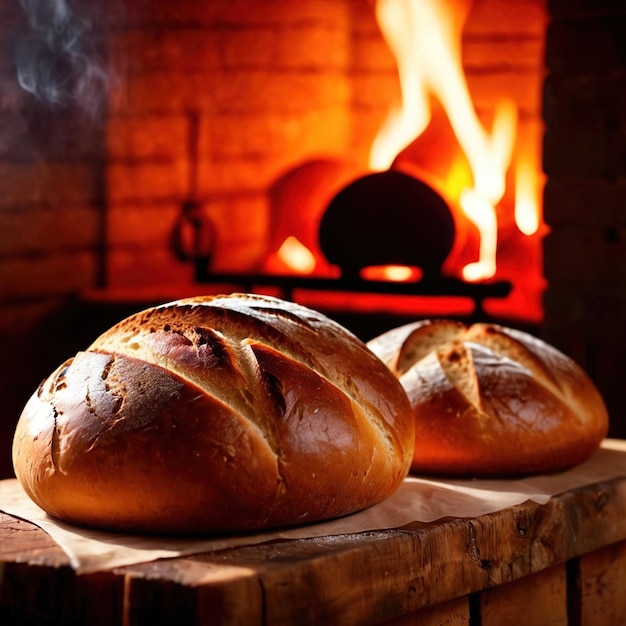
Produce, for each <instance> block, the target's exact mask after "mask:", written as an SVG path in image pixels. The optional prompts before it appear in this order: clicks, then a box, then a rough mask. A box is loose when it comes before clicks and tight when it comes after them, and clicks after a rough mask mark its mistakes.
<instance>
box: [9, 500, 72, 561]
mask: <svg viewBox="0 0 626 626" xmlns="http://www.w3.org/2000/svg"><path fill="white" fill-rule="evenodd" d="M0 562H6V563H10V562H17V563H20V562H24V563H31V564H33V565H46V566H48V567H63V566H67V565H69V564H70V560H69V558H68V557H67V555H66V554H65V552H63V550H61V548H59V546H58V545H57V544H56V543H55V542H54V540H53V539H51V538H50V535H48V534H47V533H46V532H44V531H43V530H41V529H40V528H39V527H38V526H35V524H31V523H30V522H27V521H25V520H21V519H18V518H16V517H12V516H11V515H6V514H5V513H2V512H1V511H0Z"/></svg>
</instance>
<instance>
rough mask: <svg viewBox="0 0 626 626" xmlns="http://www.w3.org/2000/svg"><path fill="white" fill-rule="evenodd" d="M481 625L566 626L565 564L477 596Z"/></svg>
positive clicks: (493, 588)
mask: <svg viewBox="0 0 626 626" xmlns="http://www.w3.org/2000/svg"><path fill="white" fill-rule="evenodd" d="M479 605H480V624H481V626H502V624H518V623H520V621H523V622H524V624H543V625H547V624H549V625H550V626H567V624H568V623H569V622H568V615H567V575H566V571H565V564H564V563H561V564H558V565H554V566H552V567H549V568H547V569H545V570H542V571H541V572H537V573H536V574H531V575H529V576H524V577H523V578H520V579H519V580H515V581H513V582H510V583H506V584H504V585H499V586H497V587H492V588H491V589H487V590H485V591H483V592H482V593H481V594H480V599H479Z"/></svg>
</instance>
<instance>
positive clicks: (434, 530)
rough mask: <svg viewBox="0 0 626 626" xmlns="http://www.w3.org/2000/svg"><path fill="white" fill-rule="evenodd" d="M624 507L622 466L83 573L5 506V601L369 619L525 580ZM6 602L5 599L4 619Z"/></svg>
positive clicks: (618, 531) (206, 614)
mask: <svg viewBox="0 0 626 626" xmlns="http://www.w3.org/2000/svg"><path fill="white" fill-rule="evenodd" d="M624 519H626V478H618V479H614V480H612V481H607V482H604V483H599V484H596V485H591V486H588V487H585V488H581V489H577V490H574V491H571V492H568V493H565V494H562V495H560V496H556V497H554V498H553V499H552V500H550V502H548V504H546V505H544V506H540V505H537V504H534V503H532V502H527V503H525V504H521V505H519V506H516V507H512V508H509V509H506V510H503V511H499V512H497V513H493V514H491V515H484V516H481V517H479V518H476V519H451V520H442V521H440V522H438V523H433V524H417V523H416V524H410V525H408V526H406V527H404V528H401V529H388V530H380V531H372V532H367V533H359V534H354V535H344V536H335V537H319V538H312V539H302V540H290V541H276V542H270V543H266V544H261V545H256V546H244V547H239V548H233V549H228V550H222V551H219V552H214V553H208V554H203V555H197V556H193V557H187V558H179V559H167V560H161V561H155V562H151V563H144V564H137V565H133V566H128V567H123V568H117V569H115V570H113V571H109V572H102V573H101V574H99V575H98V576H93V577H84V576H76V575H75V574H74V572H72V571H71V570H70V568H69V567H67V565H64V563H67V561H66V560H65V561H64V560H63V558H61V557H60V556H59V553H58V550H57V549H55V547H54V545H51V544H50V542H49V541H48V540H47V539H46V535H45V533H42V531H39V530H37V529H35V530H33V529H32V528H30V526H29V525H25V523H22V522H20V523H16V520H14V518H11V517H10V516H3V517H2V518H0V529H1V530H0V533H1V535H0V536H1V537H2V542H1V544H2V545H1V547H0V563H1V562H4V564H5V565H4V572H5V575H4V578H3V579H2V581H1V584H0V599H1V601H0V609H3V608H4V609H7V607H9V608H10V609H11V610H13V611H19V610H20V607H23V611H24V615H25V616H26V617H29V615H30V616H32V615H39V614H40V613H41V612H42V611H43V608H47V609H50V610H52V611H53V613H54V614H55V615H57V616H61V617H67V616H68V615H69V616H71V617H72V618H75V620H79V621H73V622H72V623H76V624H80V623H90V622H86V621H83V622H81V621H80V620H82V619H83V618H85V616H86V615H88V614H89V613H90V612H91V611H92V608H91V607H92V604H93V602H94V601H93V600H91V601H90V600H89V599H88V598H87V596H88V595H89V594H95V595H93V596H92V597H93V598H97V597H106V598H107V599H108V600H107V601H108V602H109V604H110V605H111V606H112V607H113V608H112V609H111V614H110V616H109V617H110V619H111V623H115V620H117V618H118V617H120V616H121V617H120V619H121V620H122V623H124V624H128V625H133V624H146V623H152V622H153V621H154V620H156V618H157V617H158V618H159V619H160V620H161V621H162V620H164V619H165V620H167V619H175V623H176V624H178V625H180V626H185V624H196V623H197V620H198V619H199V616H202V618H203V619H206V621H209V622H213V623H217V624H229V625H230V624H238V623H248V624H255V623H256V624H263V623H271V624H273V625H276V626H280V625H281V624H293V623H294V622H297V623H300V624H319V623H341V624H342V625H344V626H350V625H351V624H354V625H358V626H364V625H366V624H375V623H381V622H383V623H384V622H385V621H389V620H392V619H399V618H400V617H402V616H406V615H410V614H412V613H416V612H418V611H422V610H424V609H426V608H430V607H435V606H438V605H441V604H444V603H447V602H450V601H452V600H455V599H457V598H462V597H464V596H467V595H468V594H475V593H476V592H479V591H482V590H485V589H490V588H494V587H498V586H503V585H506V584H507V583H511V582H513V581H519V580H520V579H522V578H524V577H527V576H530V575H532V574H535V573H537V572H542V571H543V570H547V569H548V568H551V567H553V566H555V565H556V564H559V563H564V562H565V561H567V560H568V559H572V558H573V557H577V556H580V555H583V554H587V553H590V552H593V551H594V550H597V549H602V548H604V547H605V546H608V545H611V544H615V543H617V542H620V541H624V540H626V524H624V523H623V520H624ZM31 526H32V525H31ZM42 535H43V536H42ZM33 562H38V563H39V565H38V566H37V565H32V563H33ZM547 575H548V574H546V576H547ZM529 580H530V579H529ZM527 584H530V582H529V581H524V582H522V583H520V585H521V586H522V587H523V586H524V585H527ZM51 590H52V591H51ZM11 594H13V595H11ZM473 597H475V596H473ZM493 597H495V596H493ZM7 598H8V599H7ZM492 601H493V602H495V600H493V598H492ZM90 602H91V603H90ZM3 603H4V604H3ZM68 606H70V607H77V606H78V607H81V608H80V610H78V611H77V610H76V609H74V608H68ZM42 607H43V608H42ZM7 610H8V609H7ZM29 611H30V613H29ZM6 614H7V613H6V611H5V613H4V614H3V613H2V612H1V611H0V623H4V621H2V620H3V619H4V617H5V615H6ZM7 623H11V622H10V621H9V622H7ZM23 623H31V622H27V621H24V622H23ZM41 623H44V624H45V623H46V622H41ZM91 623H93V622H91ZM452 623H454V622H452ZM525 623H527V624H529V623H530V622H528V621H527V620H525Z"/></svg>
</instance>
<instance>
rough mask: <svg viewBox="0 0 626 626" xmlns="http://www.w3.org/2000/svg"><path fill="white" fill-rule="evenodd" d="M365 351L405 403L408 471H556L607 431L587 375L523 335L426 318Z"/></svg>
mask: <svg viewBox="0 0 626 626" xmlns="http://www.w3.org/2000/svg"><path fill="white" fill-rule="evenodd" d="M368 346H369V347H370V349H372V350H373V352H375V353H377V354H379V356H381V358H383V360H384V361H385V362H386V363H387V365H388V366H389V367H390V369H391V370H392V371H393V372H394V374H395V375H396V376H397V377H398V378H399V380H400V381H401V383H402V385H403V387H404V388H405V390H406V391H407V395H408V396H409V399H410V401H411V405H412V408H413V411H414V416H415V422H416V433H415V437H416V444H415V451H414V459H413V462H412V471H414V472H421V473H436V474H447V475H473V476H495V475H501V476H514V475H523V474H529V473H538V472H554V471H558V470H563V469H566V468H568V467H571V466H573V465H576V464H578V463H580V462H582V461H584V460H585V459H586V458H587V457H588V456H589V455H590V454H591V453H592V452H593V451H594V450H596V449H597V448H598V446H599V445H600V442H601V441H602V439H603V438H604V437H605V436H606V434H607V431H608V415H607V411H606V407H605V405H604V402H603V400H602V397H601V396H600V394H599V392H598V390H597V388H596V387H595V385H594V384H593V383H592V381H591V380H590V379H589V377H588V376H587V374H586V373H585V372H584V371H583V370H582V369H581V368H580V367H579V366H578V365H577V364H576V363H574V362H573V361H572V360H571V359H570V358H569V357H567V356H566V355H564V354H562V353H561V352H559V351H558V350H556V349H555V348H554V347H552V346H550V345H548V344H546V343H545V342H543V341H541V340H539V339H537V338H536V337H533V336H532V335H530V334H528V333H524V332H521V331H519V330H515V329H512V328H506V327H503V326H500V325H496V324H474V325H472V326H470V327H469V328H468V327H466V326H465V325H463V324H461V323H459V322H452V321H449V320H423V321H420V322H416V323H413V324H408V325H406V326H403V327H399V328H396V329H393V330H391V331H389V332H387V333H385V334H383V335H381V336H380V337H378V338H376V339H373V340H372V341H370V342H369V344H368ZM394 348H395V349H394Z"/></svg>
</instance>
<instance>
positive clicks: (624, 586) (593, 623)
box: [578, 541, 626, 626]
mask: <svg viewBox="0 0 626 626" xmlns="http://www.w3.org/2000/svg"><path fill="white" fill-rule="evenodd" d="M578 575H579V581H578V586H579V590H580V624H581V626H623V625H624V624H626V542H623V541H622V542H620V543H617V544H614V545H611V546H607V547H605V548H601V549H599V550H596V551H595V552H592V553H590V554H586V555H583V556H582V557H580V559H579V561H578Z"/></svg>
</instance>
